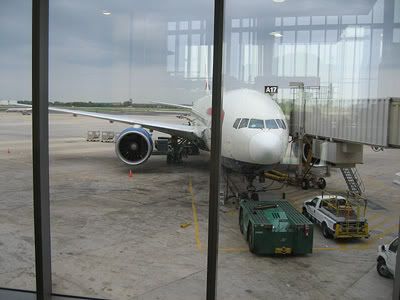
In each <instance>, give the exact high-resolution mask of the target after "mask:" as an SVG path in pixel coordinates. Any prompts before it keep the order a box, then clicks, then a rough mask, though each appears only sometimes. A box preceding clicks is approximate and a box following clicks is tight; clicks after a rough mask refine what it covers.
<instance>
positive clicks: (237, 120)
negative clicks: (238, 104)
mask: <svg viewBox="0 0 400 300" xmlns="http://www.w3.org/2000/svg"><path fill="white" fill-rule="evenodd" d="M239 123H240V118H237V119H236V121H235V123H233V128H235V129H237V128H238V125H239Z"/></svg>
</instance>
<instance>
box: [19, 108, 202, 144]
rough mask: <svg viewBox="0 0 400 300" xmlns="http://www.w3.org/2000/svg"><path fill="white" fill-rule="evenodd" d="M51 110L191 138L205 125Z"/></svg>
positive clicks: (199, 132) (197, 136)
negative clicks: (139, 126)
mask: <svg viewBox="0 0 400 300" xmlns="http://www.w3.org/2000/svg"><path fill="white" fill-rule="evenodd" d="M18 106H24V107H31V106H30V105H26V104H18ZM49 111H54V112H61V113H67V114H72V115H74V116H85V117H91V118H97V119H103V120H107V121H110V122H118V123H125V124H129V125H141V126H142V127H144V128H147V129H151V130H155V131H159V132H163V133H166V134H170V135H177V136H179V137H185V138H188V139H190V140H195V139H197V138H200V137H201V136H202V132H203V130H204V129H205V127H202V126H189V125H184V124H173V123H167V122H158V121H153V120H145V119H140V118H136V117H135V116H129V115H127V116H121V115H112V114H104V113H95V112H88V111H81V110H72V109H64V108H55V107H49Z"/></svg>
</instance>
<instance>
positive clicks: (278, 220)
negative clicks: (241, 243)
mask: <svg viewBox="0 0 400 300" xmlns="http://www.w3.org/2000/svg"><path fill="white" fill-rule="evenodd" d="M239 227H240V231H241V232H242V234H243V235H244V236H245V238H246V240H247V242H248V244H249V249H250V251H251V252H252V253H255V254H261V255H271V254H308V253H312V249H313V224H312V223H311V222H310V221H309V220H308V219H307V218H306V217H304V216H303V215H302V214H301V213H299V212H298V211H297V210H296V209H295V208H294V207H293V206H292V205H291V204H290V203H289V202H287V201H285V200H273V201H253V200H249V199H243V200H241V201H240V207H239Z"/></svg>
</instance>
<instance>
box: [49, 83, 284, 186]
mask: <svg viewBox="0 0 400 300" xmlns="http://www.w3.org/2000/svg"><path fill="white" fill-rule="evenodd" d="M161 104H167V103H161ZM169 105H171V106H175V107H181V108H186V109H190V117H185V118H186V119H188V121H189V122H188V123H189V124H171V123H166V122H158V121H150V120H143V119H140V118H136V117H135V116H117V115H111V114H104V113H94V112H86V111H79V110H70V109H63V108H54V107H49V110H50V111H56V112H63V113H70V114H73V115H74V116H76V115H81V116H87V117H93V118H99V119H104V120H108V121H110V122H120V123H126V124H129V125H131V127H129V128H127V129H125V130H124V131H122V132H121V134H120V135H119V137H118V139H117V140H116V143H115V151H116V154H117V156H118V158H119V159H120V160H121V161H123V162H124V163H125V164H127V165H129V166H136V165H140V164H142V163H144V162H146V160H147V159H148V158H149V157H150V156H151V154H152V152H153V148H154V143H153V140H152V135H151V133H150V132H151V131H153V130H155V131H159V132H163V133H166V134H169V135H171V136H172V139H171V140H172V141H175V143H174V142H172V143H171V144H170V149H171V153H170V154H169V155H170V157H171V156H172V157H176V156H179V153H180V150H179V146H180V145H182V143H181V142H182V141H183V142H188V143H190V144H191V145H195V146H196V147H198V148H199V149H201V150H206V151H209V150H210V148H211V112H212V107H211V96H210V95H208V96H205V97H203V98H200V99H199V100H197V101H196V102H195V103H194V105H193V106H192V107H189V106H184V105H177V104H169ZM222 118H223V123H222V153H221V155H222V164H223V165H224V166H225V167H227V168H230V169H233V170H235V171H238V172H240V173H242V174H244V175H250V177H251V178H254V177H253V175H254V174H257V175H258V174H261V173H262V172H264V171H265V170H268V169H272V168H273V167H274V166H276V165H277V164H279V163H280V161H281V160H282V158H283V156H284V155H285V153H286V149H287V146H288V136H289V132H288V126H287V123H286V120H285V116H284V114H283V112H282V110H281V108H280V107H279V105H278V104H276V102H275V101H273V100H272V99H271V97H270V96H268V95H265V94H261V93H259V92H256V91H253V90H248V89H240V90H234V91H230V92H227V93H226V94H225V95H224V100H223V116H222ZM149 131H150V132H149ZM177 139H180V143H177V142H176V141H177ZM174 155H175V156H174ZM178 158H179V159H180V158H181V157H178Z"/></svg>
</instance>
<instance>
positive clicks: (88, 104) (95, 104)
mask: <svg viewBox="0 0 400 300" xmlns="http://www.w3.org/2000/svg"><path fill="white" fill-rule="evenodd" d="M18 103H20V104H28V105H32V101H25V100H21V101H18ZM49 105H51V106H62V107H137V108H171V106H168V105H163V104H157V103H133V102H132V101H124V102H92V101H89V102H82V101H74V102H60V101H49Z"/></svg>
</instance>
